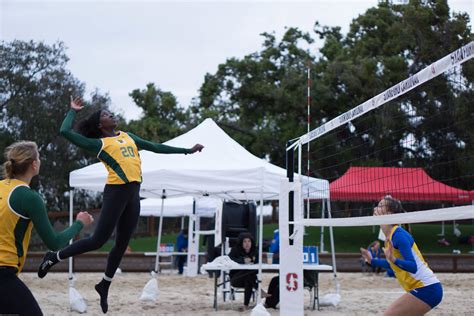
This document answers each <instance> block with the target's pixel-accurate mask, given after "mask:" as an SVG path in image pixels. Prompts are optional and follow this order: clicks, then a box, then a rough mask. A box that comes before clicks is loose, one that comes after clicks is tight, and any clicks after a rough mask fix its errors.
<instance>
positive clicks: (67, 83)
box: [0, 40, 109, 210]
mask: <svg viewBox="0 0 474 316" xmlns="http://www.w3.org/2000/svg"><path fill="white" fill-rule="evenodd" d="M67 61H68V58H67V56H66V54H65V47H64V44H63V43H61V42H58V43H55V44H53V45H51V46H49V45H46V44H44V43H42V42H33V41H29V42H23V41H17V40H15V41H12V42H3V41H2V42H1V43H0V105H1V113H0V119H1V122H2V124H1V125H0V134H1V135H2V138H1V139H2V140H1V141H0V150H1V151H2V152H3V151H4V149H5V147H6V146H7V145H9V144H11V143H12V142H13V141H18V140H32V141H35V142H36V143H37V144H38V148H39V152H40V158H41V160H42V164H41V173H40V176H39V177H37V178H35V180H34V181H33V183H32V187H34V188H36V189H37V190H38V191H39V192H40V193H41V194H42V195H43V196H44V197H45V199H46V202H47V205H48V207H49V208H50V209H56V210H58V209H61V210H66V209H67V208H68V201H67V191H68V190H69V185H68V179H69V172H71V171H72V170H74V169H77V168H79V167H82V166H84V165H86V164H88V163H90V162H91V161H92V159H93V158H92V157H90V156H88V155H85V154H84V152H83V151H82V150H79V149H78V148H77V147H76V146H75V145H72V144H71V143H69V142H68V141H66V140H65V139H63V138H62V137H60V136H59V127H60V125H61V122H62V120H63V119H64V117H65V115H66V112H67V111H68V109H69V106H68V105H69V99H70V96H71V95H74V96H83V95H84V90H85V89H84V84H83V83H81V82H79V81H78V80H77V79H76V78H74V77H73V76H72V74H71V73H70V72H69V71H68V70H67V69H66V64H67ZM108 102H109V98H108V96H106V95H105V96H104V95H100V94H99V92H98V91H95V92H94V93H93V94H92V96H91V100H90V102H86V103H87V105H88V108H87V110H85V111H83V112H84V113H80V115H79V118H81V117H82V116H84V115H86V114H87V113H88V112H91V111H93V110H96V109H97V108H99V107H103V106H106V105H107V104H108ZM2 159H3V157H2ZM83 197H84V196H83V195H81V194H79V196H77V198H78V202H79V203H78V205H79V206H84V205H85V202H86V201H87V199H86V198H83Z"/></svg>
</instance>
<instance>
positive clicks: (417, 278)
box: [371, 225, 443, 308]
mask: <svg viewBox="0 0 474 316" xmlns="http://www.w3.org/2000/svg"><path fill="white" fill-rule="evenodd" d="M390 240H391V241H392V245H393V255H394V257H395V258H396V259H395V262H390V261H387V260H386V259H374V258H373V259H372V261H371V265H372V266H376V267H383V268H391V269H392V270H393V271H394V272H395V277H396V278H397V280H398V282H399V283H400V285H401V286H402V287H403V289H404V290H405V291H407V292H410V293H411V294H413V295H414V296H415V297H417V298H419V299H420V300H422V301H423V302H425V303H427V304H428V305H430V306H431V307H432V308H433V307H435V306H436V305H438V304H439V303H440V302H441V299H442V297H443V289H442V287H441V283H440V282H439V280H438V279H437V278H436V276H435V275H434V273H433V271H431V269H430V268H429V267H428V264H427V263H426V262H425V260H424V259H423V256H422V255H421V252H420V250H419V249H418V246H417V245H416V243H415V241H414V240H413V237H412V236H411V235H410V234H409V233H408V232H407V231H406V230H404V229H403V228H401V227H399V226H397V225H395V226H393V227H392V229H391V231H390V234H389V235H388V236H387V240H386V241H385V247H386V248H387V247H388V246H389V245H388V242H389V241H390Z"/></svg>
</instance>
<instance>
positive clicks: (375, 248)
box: [361, 240, 395, 277]
mask: <svg viewBox="0 0 474 316" xmlns="http://www.w3.org/2000/svg"><path fill="white" fill-rule="evenodd" d="M361 249H363V248H361ZM367 250H368V251H369V252H370V254H371V256H372V258H375V259H382V248H381V247H380V242H379V241H378V240H376V241H374V242H372V243H371V244H370V245H369V246H368V247H367ZM361 262H362V264H363V265H365V266H368V267H370V269H371V270H372V272H375V273H379V272H380V271H382V270H383V268H381V267H373V266H371V265H370V264H369V263H367V262H366V261H365V260H363V259H362V261H361ZM386 270H387V276H388V277H394V276H395V274H394V272H393V270H392V269H391V268H387V269H386Z"/></svg>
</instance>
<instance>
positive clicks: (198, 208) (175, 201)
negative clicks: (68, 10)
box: [140, 196, 222, 275]
mask: <svg viewBox="0 0 474 316" xmlns="http://www.w3.org/2000/svg"><path fill="white" fill-rule="evenodd" d="M221 206H222V200H220V199H214V198H209V197H201V198H198V199H196V198H193V197H190V196H183V197H175V198H171V199H167V201H166V203H165V199H155V198H149V199H144V200H142V201H140V216H156V217H160V222H159V225H158V238H157V242H156V260H155V271H158V267H159V263H160V245H161V235H162V227H163V217H183V218H184V216H189V227H188V229H189V236H190V237H191V240H190V242H189V247H188V260H187V261H188V272H189V275H196V274H197V269H198V265H197V263H198V262H197V260H196V259H197V258H199V235H200V234H203V232H201V231H200V229H199V218H200V217H213V216H214V214H215V213H216V210H217V209H219V208H220V207H221ZM204 233H206V232H204ZM210 233H212V234H213V232H208V234H210ZM190 269H192V271H190Z"/></svg>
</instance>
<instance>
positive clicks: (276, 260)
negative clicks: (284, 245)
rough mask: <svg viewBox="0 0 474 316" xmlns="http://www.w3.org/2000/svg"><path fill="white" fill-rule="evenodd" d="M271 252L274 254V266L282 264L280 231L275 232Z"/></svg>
mask: <svg viewBox="0 0 474 316" xmlns="http://www.w3.org/2000/svg"><path fill="white" fill-rule="evenodd" d="M270 252H271V253H273V260H272V263H273V264H278V263H280V233H279V231H278V229H275V230H274V231H273V240H272V244H271V245H270Z"/></svg>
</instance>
